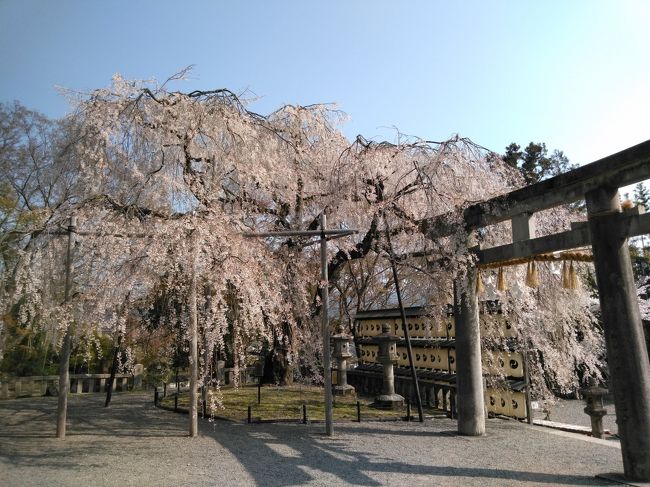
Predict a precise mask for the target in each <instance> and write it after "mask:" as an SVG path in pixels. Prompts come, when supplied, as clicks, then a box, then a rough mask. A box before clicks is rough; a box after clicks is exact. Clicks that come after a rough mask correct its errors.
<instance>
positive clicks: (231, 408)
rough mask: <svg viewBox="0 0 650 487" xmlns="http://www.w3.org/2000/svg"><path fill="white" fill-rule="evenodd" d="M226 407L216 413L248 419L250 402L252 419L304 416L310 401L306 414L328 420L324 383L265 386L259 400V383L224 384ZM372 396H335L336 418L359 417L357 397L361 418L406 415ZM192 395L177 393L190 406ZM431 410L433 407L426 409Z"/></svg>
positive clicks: (181, 403) (166, 402)
mask: <svg viewBox="0 0 650 487" xmlns="http://www.w3.org/2000/svg"><path fill="white" fill-rule="evenodd" d="M221 395H222V402H223V405H224V409H216V410H214V411H212V413H213V414H214V415H215V416H222V417H226V418H230V419H235V420H237V421H246V419H247V417H248V406H249V405H250V406H252V413H251V415H252V418H253V421H257V420H262V421H269V420H295V421H301V420H302V405H303V404H306V405H307V415H308V418H309V420H310V421H314V420H320V421H323V420H325V406H324V397H323V395H324V392H323V388H322V387H316V386H305V385H292V386H284V387H278V386H272V385H271V386H262V394H261V396H262V397H261V403H260V404H257V386H244V387H238V388H234V387H224V388H222V389H221ZM373 400H374V399H373V398H367V397H349V396H347V397H340V396H334V406H333V411H332V413H333V416H334V419H335V420H356V419H357V401H359V402H360V404H361V419H362V421H363V420H364V419H382V418H385V419H390V418H394V419H398V418H400V417H404V416H406V407H404V408H402V409H401V410H393V411H386V410H381V409H375V408H373V407H371V406H370V404H371V403H372V402H373ZM161 402H162V404H163V405H165V406H172V407H173V406H174V396H173V395H171V396H167V397H166V398H165V399H163V400H162V401H161ZM188 404H189V399H188V395H187V393H181V394H180V395H179V397H178V406H179V407H182V408H187V407H188ZM426 412H427V413H432V412H433V410H427V411H426ZM411 414H412V415H415V416H417V408H416V407H415V406H413V409H412V411H411Z"/></svg>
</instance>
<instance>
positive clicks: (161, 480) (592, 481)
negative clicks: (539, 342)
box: [0, 394, 622, 487]
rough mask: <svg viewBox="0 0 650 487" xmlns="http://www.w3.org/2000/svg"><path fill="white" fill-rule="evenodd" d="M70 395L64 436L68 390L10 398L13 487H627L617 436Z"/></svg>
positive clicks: (1, 422) (7, 422) (493, 423)
mask: <svg viewBox="0 0 650 487" xmlns="http://www.w3.org/2000/svg"><path fill="white" fill-rule="evenodd" d="M102 402H103V397H102V396H100V395H84V396H76V395H73V396H71V397H70V402H69V415H68V420H69V422H68V424H69V426H68V436H67V438H66V440H65V441H59V440H56V439H55V438H54V437H53V436H54V424H55V411H56V398H27V399H17V400H9V401H2V402H0V484H1V485H2V486H39V487H43V486H76V485H79V486H88V485H93V486H95V485H97V486H113V485H115V486H117V485H120V486H122V485H126V486H128V485H137V486H140V487H143V486H154V485H155V486H195V485H219V486H230V485H233V486H239V485H259V486H294V485H322V486H325V485H327V486H338V485H367V486H377V485H409V486H412V485H428V486H431V485H434V486H435V485H444V486H455V485H458V486H490V485H494V486H509V485H528V486H530V485H544V484H553V485H617V484H610V483H607V482H604V481H601V480H599V479H596V478H595V477H594V476H595V475H596V474H599V473H605V472H612V471H622V460H621V451H620V446H619V444H618V443H617V442H613V441H604V440H595V439H591V438H589V437H586V436H582V435H575V434H571V433H562V432H557V431H552V430H548V429H545V428H540V427H537V426H532V427H531V426H528V425H524V424H521V423H518V422H516V421H506V420H499V419H492V420H488V423H487V435H486V436H484V437H480V438H467V437H460V436H457V435H456V433H455V430H456V422H455V421H452V420H449V419H435V420H428V421H427V422H426V423H425V424H424V425H422V424H419V423H403V422H390V423H388V422H365V423H336V424H335V435H334V436H333V437H330V438H328V437H326V436H324V435H323V430H324V427H323V425H322V424H312V425H307V426H305V425H301V424H253V425H247V424H238V423H231V422H221V421H218V422H215V423H211V422H208V421H207V420H206V421H203V420H200V432H201V435H200V436H199V437H198V438H193V439H191V438H188V437H187V435H186V434H187V433H186V432H187V422H188V418H187V416H185V415H179V414H174V413H172V412H168V411H163V410H160V409H156V408H154V407H153V404H151V395H150V394H147V395H144V394H117V395H116V396H114V399H113V403H112V404H111V407H110V408H108V409H104V408H103V407H102Z"/></svg>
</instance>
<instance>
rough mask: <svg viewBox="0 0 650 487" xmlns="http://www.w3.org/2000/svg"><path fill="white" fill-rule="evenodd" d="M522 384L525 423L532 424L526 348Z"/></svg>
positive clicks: (525, 350) (526, 350)
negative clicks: (524, 391)
mask: <svg viewBox="0 0 650 487" xmlns="http://www.w3.org/2000/svg"><path fill="white" fill-rule="evenodd" d="M523 365H524V382H525V384H526V421H527V422H528V424H533V408H532V402H531V400H530V368H529V365H528V347H526V348H524V364H523Z"/></svg>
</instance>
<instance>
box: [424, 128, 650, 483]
mask: <svg viewBox="0 0 650 487" xmlns="http://www.w3.org/2000/svg"><path fill="white" fill-rule="evenodd" d="M648 178H650V140H648V141H646V142H643V143H641V144H638V145H636V146H633V147H630V148H629V149H626V150H624V151H621V152H618V153H616V154H613V155H610V156H608V157H605V158H603V159H600V160H598V161H596V162H593V163H591V164H588V165H585V166H582V167H580V168H578V169H575V170H573V171H570V172H567V173H565V174H560V175H559V176H556V177H554V178H551V179H547V180H545V181H542V182H539V183H536V184H533V185H531V186H527V187H525V188H521V189H518V190H516V191H512V192H510V193H507V194H504V195H501V196H498V197H496V198H492V199H490V200H487V201H484V202H481V203H478V204H475V205H473V206H470V207H468V208H467V209H466V210H465V211H464V213H463V218H464V222H465V226H466V229H467V231H468V235H469V238H468V241H467V246H468V247H469V248H471V249H473V250H474V251H475V252H476V254H477V257H478V262H479V263H480V264H490V263H496V262H502V261H508V260H512V259H517V258H526V257H532V256H535V255H538V254H543V253H550V252H557V251H561V250H569V249H572V248H577V247H583V246H588V245H591V247H592V251H593V255H594V265H595V268H596V279H597V283H598V291H599V296H600V306H601V310H602V316H603V322H604V329H605V344H606V349H607V358H608V364H609V372H610V377H609V382H610V384H609V387H610V389H611V390H612V391H613V393H614V403H615V406H616V415H617V423H618V430H619V436H620V438H621V450H622V455H623V466H624V474H625V477H626V478H628V479H631V480H640V481H650V362H649V361H648V350H647V348H646V345H645V340H644V335H643V328H642V323H641V315H640V312H639V306H638V303H637V297H636V290H635V285H634V279H633V274H632V265H631V262H630V258H629V253H628V238H629V237H633V236H637V235H643V234H647V233H650V214H643V212H642V211H641V210H640V209H639V208H638V207H637V208H633V209H632V210H625V211H624V210H623V209H622V208H621V205H620V201H619V193H618V189H619V188H620V187H623V186H627V185H630V184H634V183H637V182H639V181H643V180H645V179H648ZM582 199H584V200H586V204H587V214H588V222H582V223H574V224H572V225H571V229H570V230H568V231H565V232H562V233H558V234H554V235H548V236H544V237H537V238H536V236H535V217H534V214H535V212H538V211H542V210H546V209H549V208H553V207H556V206H559V205H564V204H568V203H572V202H574V201H577V200H582ZM506 220H511V222H512V243H510V244H507V245H502V246H498V247H492V248H486V249H480V248H479V247H477V246H475V245H474V241H473V235H472V234H473V232H474V231H475V230H477V229H478V228H481V227H486V226H489V225H493V224H496V223H499V222H502V221H506ZM450 221H453V220H452V219H450V218H448V217H447V216H445V215H443V216H441V217H438V218H434V219H430V220H425V221H422V222H421V224H420V228H421V230H422V231H423V233H425V234H426V235H427V236H428V237H429V238H432V239H436V238H440V237H444V236H448V235H451V234H452V233H454V232H455V231H456V228H453V227H452V226H450V224H449V222H450ZM475 279H476V269H471V270H470V271H469V272H468V274H467V276H466V277H465V281H466V282H458V283H455V284H456V285H457V289H459V290H460V296H459V300H458V311H459V316H458V321H457V326H456V353H457V394H458V432H459V433H460V434H462V435H482V434H483V433H484V432H485V413H484V401H483V385H482V372H481V347H480V328H479V321H478V301H477V296H476V292H475V286H474V282H475Z"/></svg>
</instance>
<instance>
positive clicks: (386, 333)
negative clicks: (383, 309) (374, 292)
mask: <svg viewBox="0 0 650 487" xmlns="http://www.w3.org/2000/svg"><path fill="white" fill-rule="evenodd" d="M381 331H382V333H381V335H377V336H376V337H375V342H376V343H377V344H378V345H379V354H378V357H377V359H378V361H379V363H380V364H381V365H382V367H383V372H384V381H383V384H382V392H381V395H379V396H377V398H376V399H375V406H377V407H379V408H385V409H397V408H401V407H403V406H404V398H403V397H402V396H400V395H399V394H395V377H394V375H393V365H394V364H395V363H396V362H397V358H398V357H399V355H398V354H397V342H398V341H399V340H400V338H399V337H398V336H397V335H394V334H393V333H391V331H390V325H389V324H387V323H384V324H383V325H382V327H381Z"/></svg>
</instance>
